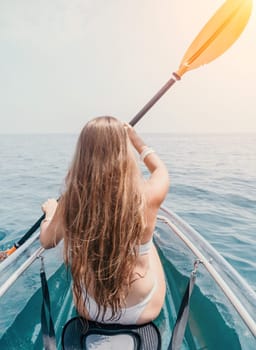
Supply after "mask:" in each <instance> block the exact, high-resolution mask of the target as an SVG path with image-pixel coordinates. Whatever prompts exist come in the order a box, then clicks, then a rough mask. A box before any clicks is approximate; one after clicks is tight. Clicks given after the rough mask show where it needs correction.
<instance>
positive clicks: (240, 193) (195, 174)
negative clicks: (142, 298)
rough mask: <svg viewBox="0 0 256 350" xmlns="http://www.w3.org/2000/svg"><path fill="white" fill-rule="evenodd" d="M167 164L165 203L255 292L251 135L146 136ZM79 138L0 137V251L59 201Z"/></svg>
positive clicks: (254, 137) (255, 158) (255, 160)
mask: <svg viewBox="0 0 256 350" xmlns="http://www.w3.org/2000/svg"><path fill="white" fill-rule="evenodd" d="M143 137H144V139H145V140H146V142H147V143H148V144H149V145H150V146H152V147H154V149H155V150H156V151H157V152H158V153H159V155H160V156H161V157H162V159H163V160H164V161H165V162H166V164H167V166H168V169H169V173H170V176H171V187H170V191H169V194H168V196H167V199H166V202H165V206H166V207H168V208H170V209H171V210H173V211H174V212H176V213H177V214H179V215H180V216H181V217H182V218H183V219H185V221H187V222H188V223H189V224H190V225H191V226H192V227H194V228H195V229H196V230H198V231H199V232H200V233H201V234H202V235H203V236H204V237H205V238H206V239H207V240H208V241H209V242H210V243H211V244H212V245H213V246H214V247H215V248H216V249H217V250H218V251H219V252H220V253H221V254H222V255H223V256H224V257H225V258H226V259H227V260H228V261H229V262H230V263H231V264H232V265H233V266H234V267H235V268H236V269H237V270H238V271H239V272H240V274H241V275H242V276H243V277H244V278H245V280H246V281H247V282H248V283H249V284H250V285H251V286H252V288H253V289H254V290H256V273H255V270H256V240H255V237H256V153H255V149H256V134H249V135H243V134H241V135H239V134H236V135H231V134H230V135H177V134H174V135H172V134H163V135H162V134H145V135H144V136H143ZM76 139H77V136H76V135H52V134H48V135H0V154H1V163H0V197H1V201H0V218H1V220H0V249H4V248H7V247H9V246H10V245H11V244H12V243H13V242H15V241H17V240H18V239H19V238H20V237H21V236H22V235H23V234H24V233H25V232H26V230H27V229H28V228H29V227H30V226H32V224H33V223H34V222H35V221H36V220H37V219H38V218H39V216H41V209H40V206H41V203H42V202H43V201H44V200H45V199H47V198H48V197H58V195H59V193H60V190H61V187H62V184H63V179H64V176H65V174H66V170H67V168H68V166H69V163H70V160H71V157H72V155H73V151H74V147H75V142H76Z"/></svg>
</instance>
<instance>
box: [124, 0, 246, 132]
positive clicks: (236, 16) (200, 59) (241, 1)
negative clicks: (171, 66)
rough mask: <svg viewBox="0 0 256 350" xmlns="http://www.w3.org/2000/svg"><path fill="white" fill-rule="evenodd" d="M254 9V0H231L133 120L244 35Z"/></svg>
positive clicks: (132, 121)
mask: <svg viewBox="0 0 256 350" xmlns="http://www.w3.org/2000/svg"><path fill="white" fill-rule="evenodd" d="M251 12H252V0H227V1H226V2H225V3H224V4H223V5H222V6H221V7H220V8H219V9H218V10H217V12H216V13H215V14H214V15H213V17H212V18H211V19H210V20H209V21H208V22H207V23H206V25H205V26H204V27H203V29H202V30H201V31H200V33H199V34H198V35H197V37H196V38H195V39H194V41H193V42H192V44H191V45H190V46H189V48H188V49H187V51H186V53H185V55H184V56H183V58H182V61H181V63H180V66H179V69H178V70H177V72H174V73H173V77H172V78H171V79H170V80H168V82H167V83H166V84H165V85H164V86H163V87H162V88H161V89H160V90H159V91H158V92H157V93H156V94H155V96H153V97H152V99H151V100H150V101H149V102H148V103H147V104H146V105H145V106H144V107H143V108H142V109H141V111H140V112H139V113H137V114H136V115H135V116H134V118H133V119H132V120H131V121H130V124H131V125H132V126H134V125H135V124H136V123H137V122H138V121H139V120H140V119H141V118H142V117H143V116H144V115H145V114H146V113H147V111H148V110H149V109H150V108H151V107H152V106H153V105H154V104H155V103H156V102H157V101H158V100H159V99H160V98H161V97H162V96H163V95H164V94H165V93H166V91H167V90H169V88H170V87H171V86H172V85H173V84H174V83H175V82H176V81H177V80H180V78H181V77H182V75H183V74H184V73H186V72H188V71H189V70H192V69H195V68H198V67H199V66H202V65H203V64H207V63H209V62H211V61H213V60H214V59H215V58H217V57H219V56H220V55H222V54H223V53H224V52H225V51H226V50H227V49H228V48H229V47H230V46H231V45H232V44H233V43H234V42H235V41H236V40H237V39H238V37H239V36H240V34H241V33H242V31H243V29H244V28H245V26H246V24H247V22H248V20H249V17H250V14H251Z"/></svg>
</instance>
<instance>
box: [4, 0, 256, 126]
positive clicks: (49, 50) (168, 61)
mask: <svg viewBox="0 0 256 350" xmlns="http://www.w3.org/2000/svg"><path fill="white" fill-rule="evenodd" d="M223 3H224V1H223V0H214V1H213V0H193V1H191V0H129V1H127V0H126V1H125V0H108V1H106V0H22V1H20V0H0V96H1V97H0V116H1V124H0V133H45V132H51V133H52V132H54V133H55V132H71V133H78V132H79V131H80V129H81V127H82V126H83V125H84V124H85V122H86V121H87V120H89V119H91V118H92V117H95V116H98V115H114V116H116V117H118V118H120V119H122V120H124V121H127V122H128V121H129V120H131V119H132V117H133V116H134V115H135V114H136V113H137V112H138V111H139V110H140V109H141V108H142V107H143V106H144V104H145V103H146V102H147V101H148V100H149V99H150V98H151V97H152V96H153V95H154V94H155V93H156V92H157V91H158V90H159V89H160V88H161V87H162V85H163V84H164V83H165V82H166V81H167V80H168V79H169V77H170V76H171V73H172V72H173V71H177V69H178V67H179V64H180V61H181V59H182V57H183V55H184V53H185V51H186V49H187V48H188V46H189V45H190V43H191V42H192V41H193V39H194V38H195V36H196V35H197V34H198V32H199V31H200V30H201V28H202V27H203V25H204V24H205V23H206V22H207V21H208V20H209V19H210V17H211V16H212V15H213V14H214V12H215V11H216V10H217V8H218V7H219V6H220V5H222V4H223ZM255 7H256V6H254V10H253V14H252V16H251V18H250V20H249V23H248V25H247V27H246V28H245V30H244V32H243V33H242V35H241V36H240V37H239V39H238V40H237V41H236V42H235V44H234V45H233V46H232V47H231V48H230V49H229V50H228V51H226V52H225V53H224V54H223V55H222V56H220V57H219V58H217V59H216V60H215V61H213V62H211V63H209V64H208V65H205V66H204V67H200V68H198V69H196V70H194V71H191V72H187V73H186V74H185V75H184V76H183V77H182V80H181V81H180V82H177V83H176V84H175V85H174V86H173V87H172V88H171V90H170V91H169V92H167V94H166V95H165V96H164V97H163V98H162V99H161V100H160V101H159V102H158V103H157V104H156V105H155V106H154V107H153V108H152V110H151V111H150V112H148V113H147V115H146V116H145V117H144V118H143V119H142V120H141V121H140V122H139V124H138V130H139V131H143V132H177V133H201V132H256V11H255Z"/></svg>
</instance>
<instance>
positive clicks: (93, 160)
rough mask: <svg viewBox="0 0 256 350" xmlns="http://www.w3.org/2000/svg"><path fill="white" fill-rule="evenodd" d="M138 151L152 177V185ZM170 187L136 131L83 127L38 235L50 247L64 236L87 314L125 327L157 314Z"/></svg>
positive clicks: (111, 124)
mask: <svg viewBox="0 0 256 350" xmlns="http://www.w3.org/2000/svg"><path fill="white" fill-rule="evenodd" d="M134 148H135V149H136V150H137V152H138V153H139V154H140V156H141V159H142V160H143V161H144V163H145V165H146V167H147V168H148V170H149V171H150V173H151V175H150V177H149V179H147V180H145V179H143V178H142V175H141V172H140V170H139V166H138V162H137V159H136V156H135V152H134ZM168 187H169V177H168V172H167V169H166V167H165V165H164V163H163V162H162V161H161V160H160V159H159V157H158V156H157V155H156V153H155V152H154V151H153V150H152V149H150V148H148V147H147V146H146V145H145V143H144V142H143V141H142V139H141V138H140V137H139V136H138V135H137V134H136V132H135V130H134V129H133V128H132V127H130V126H129V125H127V124H125V125H124V124H123V123H122V122H120V121H118V120H117V119H115V118H113V117H99V118H95V119H93V120H91V121H90V122H88V123H87V124H86V125H85V127H84V128H83V130H82V132H81V134H80V136H79V139H78V143H77V148H76V152H75V155H74V158H73V162H72V164H71V167H70V169H69V172H68V174H67V177H66V188H65V191H64V193H63V195H62V196H61V199H60V200H59V203H57V201H56V200H54V199H50V200H48V201H46V202H45V203H44V204H43V206H42V209H43V211H44V212H45V219H44V221H43V222H42V225H41V234H40V240H41V244H42V246H43V247H45V248H51V247H54V246H56V245H57V244H58V242H59V241H60V240H61V239H62V238H64V259H65V262H66V263H67V264H68V265H69V266H70V267H71V273H72V277H73V295H74V303H75V305H76V308H77V310H78V312H79V314H80V315H81V316H83V317H85V318H87V319H92V320H98V321H99V322H105V323H108V322H111V323H121V324H135V323H136V324H143V323H146V322H149V321H151V320H153V319H155V318H156V317H157V316H158V314H159V312H160V310H161V308H162V305H163V302H164V297H165V280H164V274H163V270H162V266H161V262H160V259H159V257H158V254H157V252H156V248H155V246H154V244H153V242H152V236H153V232H154V228H155V223H156V216H157V212H158V209H159V207H160V205H161V203H162V202H163V200H164V198H165V196H166V193H167V191H168Z"/></svg>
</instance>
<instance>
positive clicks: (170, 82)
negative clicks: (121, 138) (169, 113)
mask: <svg viewBox="0 0 256 350" xmlns="http://www.w3.org/2000/svg"><path fill="white" fill-rule="evenodd" d="M173 76H174V78H171V79H170V80H168V81H167V83H166V84H165V85H164V86H163V87H162V88H161V89H160V90H159V91H158V92H157V93H156V94H155V95H154V96H153V97H152V98H151V100H150V101H148V103H147V104H146V105H145V106H144V107H143V108H142V109H141V110H140V112H138V113H137V114H136V115H135V116H134V117H133V118H132V120H131V121H130V123H129V124H130V125H131V126H134V125H135V124H137V123H138V121H139V120H140V119H141V118H142V117H143V116H144V115H145V114H146V113H147V111H148V110H150V108H151V107H153V106H154V104H155V103H156V102H157V101H158V100H159V99H160V98H161V97H162V96H163V95H164V94H165V93H166V91H168V90H169V89H170V87H171V86H172V85H173V84H174V83H175V82H176V81H177V80H180V77H179V76H178V75H177V74H176V73H173Z"/></svg>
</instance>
